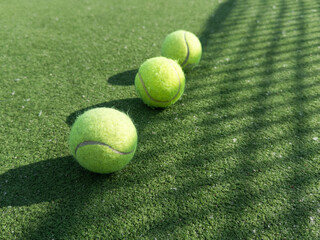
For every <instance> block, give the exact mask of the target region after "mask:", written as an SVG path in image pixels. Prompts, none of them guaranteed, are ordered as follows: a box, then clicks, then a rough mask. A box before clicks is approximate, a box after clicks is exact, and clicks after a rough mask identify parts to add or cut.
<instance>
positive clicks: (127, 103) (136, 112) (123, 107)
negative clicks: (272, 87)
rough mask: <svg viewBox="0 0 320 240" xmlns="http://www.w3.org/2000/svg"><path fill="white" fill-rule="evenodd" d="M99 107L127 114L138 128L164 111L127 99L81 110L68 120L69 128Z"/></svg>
mask: <svg viewBox="0 0 320 240" xmlns="http://www.w3.org/2000/svg"><path fill="white" fill-rule="evenodd" d="M97 107H107V108H115V109H117V110H119V111H122V112H125V113H127V114H128V115H129V116H130V117H131V118H132V120H133V122H134V123H135V125H136V127H137V128H138V130H139V128H141V127H142V126H143V125H144V124H147V123H148V121H149V120H150V118H151V117H153V116H155V115H157V114H159V113H161V112H162V111H164V109H162V108H156V109H153V108H150V107H148V106H147V105H146V104H144V103H143V102H142V100H141V99H140V98H126V99H119V100H114V101H110V102H104V103H99V104H96V105H93V106H90V107H87V108H83V109H80V110H78V111H75V112H73V113H71V114H70V115H69V116H68V117H67V119H66V123H67V124H68V125H69V126H72V125H73V123H74V122H75V120H76V119H77V117H78V116H80V115H81V114H83V113H84V112H86V111H88V110H90V109H93V108H97Z"/></svg>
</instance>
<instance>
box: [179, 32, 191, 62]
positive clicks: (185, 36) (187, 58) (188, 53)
mask: <svg viewBox="0 0 320 240" xmlns="http://www.w3.org/2000/svg"><path fill="white" fill-rule="evenodd" d="M183 37H184V41H185V42H186V46H187V56H186V59H185V60H184V61H183V63H181V66H182V67H183V66H184V65H185V64H186V63H187V62H188V60H189V56H190V50H189V44H188V42H187V32H184V34H183Z"/></svg>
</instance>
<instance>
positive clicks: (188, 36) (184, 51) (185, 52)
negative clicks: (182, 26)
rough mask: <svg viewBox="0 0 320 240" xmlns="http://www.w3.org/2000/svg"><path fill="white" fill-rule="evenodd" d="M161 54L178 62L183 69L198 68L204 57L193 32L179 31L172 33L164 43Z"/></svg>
mask: <svg viewBox="0 0 320 240" xmlns="http://www.w3.org/2000/svg"><path fill="white" fill-rule="evenodd" d="M161 54H162V56H164V57H168V58H171V59H174V60H176V61H178V63H179V64H180V65H181V66H182V68H183V69H189V68H193V67H195V66H197V65H198V64H199V62H200V59H201V55H202V47H201V43H200V41H199V39H198V37H197V36H196V35H194V34H193V33H191V32H188V31H184V30H178V31H175V32H172V33H170V34H169V35H168V36H167V37H166V38H165V40H164V41H163V43H162V47H161Z"/></svg>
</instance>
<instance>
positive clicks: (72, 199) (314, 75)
mask: <svg viewBox="0 0 320 240" xmlns="http://www.w3.org/2000/svg"><path fill="white" fill-rule="evenodd" d="M0 16H1V18H0V36H1V40H0V81H1V87H0V126H1V127H0V142H1V145H0V239H99V238H100V239H319V238H320V217H319V215H320V194H319V192H320V182H319V178H320V155H319V154H320V128H319V127H320V112H319V107H320V98H319V97H320V96H319V94H320V78H319V74H320V54H319V52H320V30H319V21H320V2H319V1H317V0H238V1H237V0H225V1H209V0H201V1H185V0H175V1H164V0H159V1H143V0H132V1H117V0H108V1H102V0H81V1H79V0H77V1H76V0H67V1H65V0H54V1H44V0H29V1H22V0H20V1H19V0H10V1H6V0H0ZM178 29H185V30H188V31H191V32H194V33H195V34H196V35H198V36H199V38H200V40H201V42H202V47H203V57H202V60H201V62H200V66H199V67H198V68H197V69H195V70H194V71H192V72H190V73H187V74H186V78H187V82H186V90H185V94H184V95H183V97H182V99H181V100H180V101H178V102H177V103H176V104H174V105H173V106H171V107H170V108H168V109H165V110H153V109H151V108H148V107H147V106H146V105H144V104H143V103H142V101H141V100H140V99H139V98H138V96H137V94H136V91H135V88H134V84H133V81H134V76H135V73H136V71H137V69H138V68H139V66H140V64H141V63H142V62H144V61H145V60H146V59H147V58H150V57H154V56H158V55H159V54H160V47H161V43H162V41H163V39H164V37H165V36H166V35H167V34H168V33H170V32H172V31H175V30H178ZM98 106H100V107H101V106H103V107H115V108H116V109H119V110H121V111H124V112H127V113H128V114H129V115H130V117H131V118H132V119H133V121H134V123H135V125H136V127H137V130H138V135H139V142H138V149H137V152H136V155H135V157H134V159H133V161H132V162H131V163H130V164H129V165H128V166H127V167H126V168H125V169H123V170H122V171H120V172H117V173H114V174H111V175H97V174H93V173H90V172H88V171H86V170H84V169H82V168H81V167H80V166H79V165H78V164H77V163H76V162H75V161H74V160H73V158H72V157H71V155H70V152H69V149H68V143H67V140H68V135H69V131H70V127H71V125H72V123H73V122H74V120H75V118H76V117H77V116H78V115H79V114H81V113H82V112H84V111H85V110H86V109H90V108H93V107H98Z"/></svg>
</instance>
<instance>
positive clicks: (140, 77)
mask: <svg viewBox="0 0 320 240" xmlns="http://www.w3.org/2000/svg"><path fill="white" fill-rule="evenodd" d="M170 64H171V63H170ZM171 66H172V67H173V69H174V71H175V73H176V74H177V77H178V80H179V89H178V92H177V93H176V95H174V97H173V98H172V99H170V100H168V101H162V100H157V99H155V98H153V97H152V96H151V95H150V93H149V92H148V89H147V87H146V85H145V84H144V81H143V78H142V76H141V74H140V72H138V76H139V79H140V82H141V84H142V86H143V89H144V91H145V92H146V94H147V95H148V97H149V98H150V99H151V100H152V101H154V102H158V103H169V102H171V101H172V100H173V99H175V98H176V97H177V96H178V94H179V92H180V88H181V81H180V77H179V74H178V72H177V70H176V69H175V68H174V66H173V65H172V64H171Z"/></svg>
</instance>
